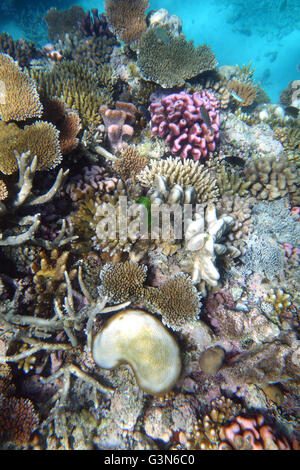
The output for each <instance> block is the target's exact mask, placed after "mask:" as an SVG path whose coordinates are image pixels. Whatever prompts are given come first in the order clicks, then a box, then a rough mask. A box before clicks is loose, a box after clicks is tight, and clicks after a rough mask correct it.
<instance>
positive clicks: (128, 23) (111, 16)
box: [105, 0, 149, 43]
mask: <svg viewBox="0 0 300 470" xmlns="http://www.w3.org/2000/svg"><path fill="white" fill-rule="evenodd" d="M148 7H149V1H148V0H130V1H128V0H105V14H106V17H107V19H108V22H109V26H110V27H111V29H112V30H113V31H114V33H115V34H116V35H117V37H118V39H120V41H124V42H126V43H131V42H133V41H135V40H137V39H139V38H140V37H141V35H142V34H143V32H144V31H145V30H146V28H147V25H146V21H145V17H144V14H145V11H146V10H147V8H148Z"/></svg>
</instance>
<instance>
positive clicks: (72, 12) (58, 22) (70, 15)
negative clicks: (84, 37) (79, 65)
mask: <svg viewBox="0 0 300 470" xmlns="http://www.w3.org/2000/svg"><path fill="white" fill-rule="evenodd" d="M83 17H84V10H83V8H81V7H80V6H77V5H72V6H71V8H69V10H62V11H59V10H57V9H56V8H50V10H48V12H47V13H46V15H45V17H44V21H46V23H47V25H48V36H49V39H50V41H53V42H56V41H57V40H58V39H59V38H62V37H64V35H65V34H66V33H74V32H76V31H77V30H78V22H79V21H80V20H81V19H83Z"/></svg>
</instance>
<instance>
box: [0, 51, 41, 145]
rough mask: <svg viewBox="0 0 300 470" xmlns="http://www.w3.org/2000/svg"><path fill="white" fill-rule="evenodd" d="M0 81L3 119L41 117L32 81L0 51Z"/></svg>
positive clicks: (15, 119)
mask: <svg viewBox="0 0 300 470" xmlns="http://www.w3.org/2000/svg"><path fill="white" fill-rule="evenodd" d="M0 82H2V83H4V87H5V88H4V100H3V99H1V100H0V117H1V119H2V120H3V121H6V122H7V121H25V120H26V119H29V118H38V117H41V115H42V111H43V107H42V104H41V102H40V99H39V95H38V93H37V90H36V86H35V83H34V81H33V80H32V79H31V78H30V77H29V76H28V75H27V73H26V72H23V71H22V70H21V69H20V67H19V66H18V65H17V64H16V63H15V62H14V60H13V59H12V58H11V57H10V56H9V55H7V54H1V53H0ZM27 150H28V149H27Z"/></svg>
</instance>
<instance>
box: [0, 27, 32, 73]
mask: <svg viewBox="0 0 300 470" xmlns="http://www.w3.org/2000/svg"><path fill="white" fill-rule="evenodd" d="M0 52H4V53H5V54H8V55H9V56H10V57H12V58H13V59H14V60H16V61H17V62H18V64H19V66H20V67H27V66H28V65H29V63H30V61H31V59H33V58H34V57H36V56H38V55H39V54H38V51H37V49H36V47H35V45H34V43H33V42H27V41H25V39H17V40H16V41H14V40H13V38H12V37H11V36H10V35H9V34H7V33H5V32H3V33H1V34H0Z"/></svg>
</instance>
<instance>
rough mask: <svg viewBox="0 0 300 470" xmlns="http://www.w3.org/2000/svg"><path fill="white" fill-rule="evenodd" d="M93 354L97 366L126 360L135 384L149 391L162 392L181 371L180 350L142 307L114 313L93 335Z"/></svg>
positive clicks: (160, 325) (106, 365) (172, 383)
mask: <svg viewBox="0 0 300 470" xmlns="http://www.w3.org/2000/svg"><path fill="white" fill-rule="evenodd" d="M93 357H94V360H95V362H96V364H97V365H98V366H99V367H103V368H105V369H113V368H115V367H118V365H120V364H122V363H126V364H129V365H130V366H131V367H132V369H133V371H134V374H135V377H136V380H137V382H138V384H139V386H140V387H141V388H142V389H143V390H144V391H146V392H147V393H151V394H160V393H164V392H166V391H168V390H170V389H171V388H173V386H174V385H175V384H176V382H177V380H178V378H179V375H180V372H181V357H180V350H179V347H178V345H177V343H176V341H175V339H174V338H173V337H172V336H171V335H170V333H169V332H168V330H167V329H166V328H165V327H164V326H163V325H162V324H161V323H160V321H159V320H158V319H157V318H155V317H153V316H152V315H149V314H148V313H146V312H144V311H142V310H138V309H136V310H133V309H128V310H123V311H122V312H120V313H118V314H116V315H114V316H113V317H112V318H111V319H110V320H109V321H108V322H107V323H106V325H104V328H103V330H102V331H100V333H98V335H97V336H96V337H95V339H94V344H93Z"/></svg>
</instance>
